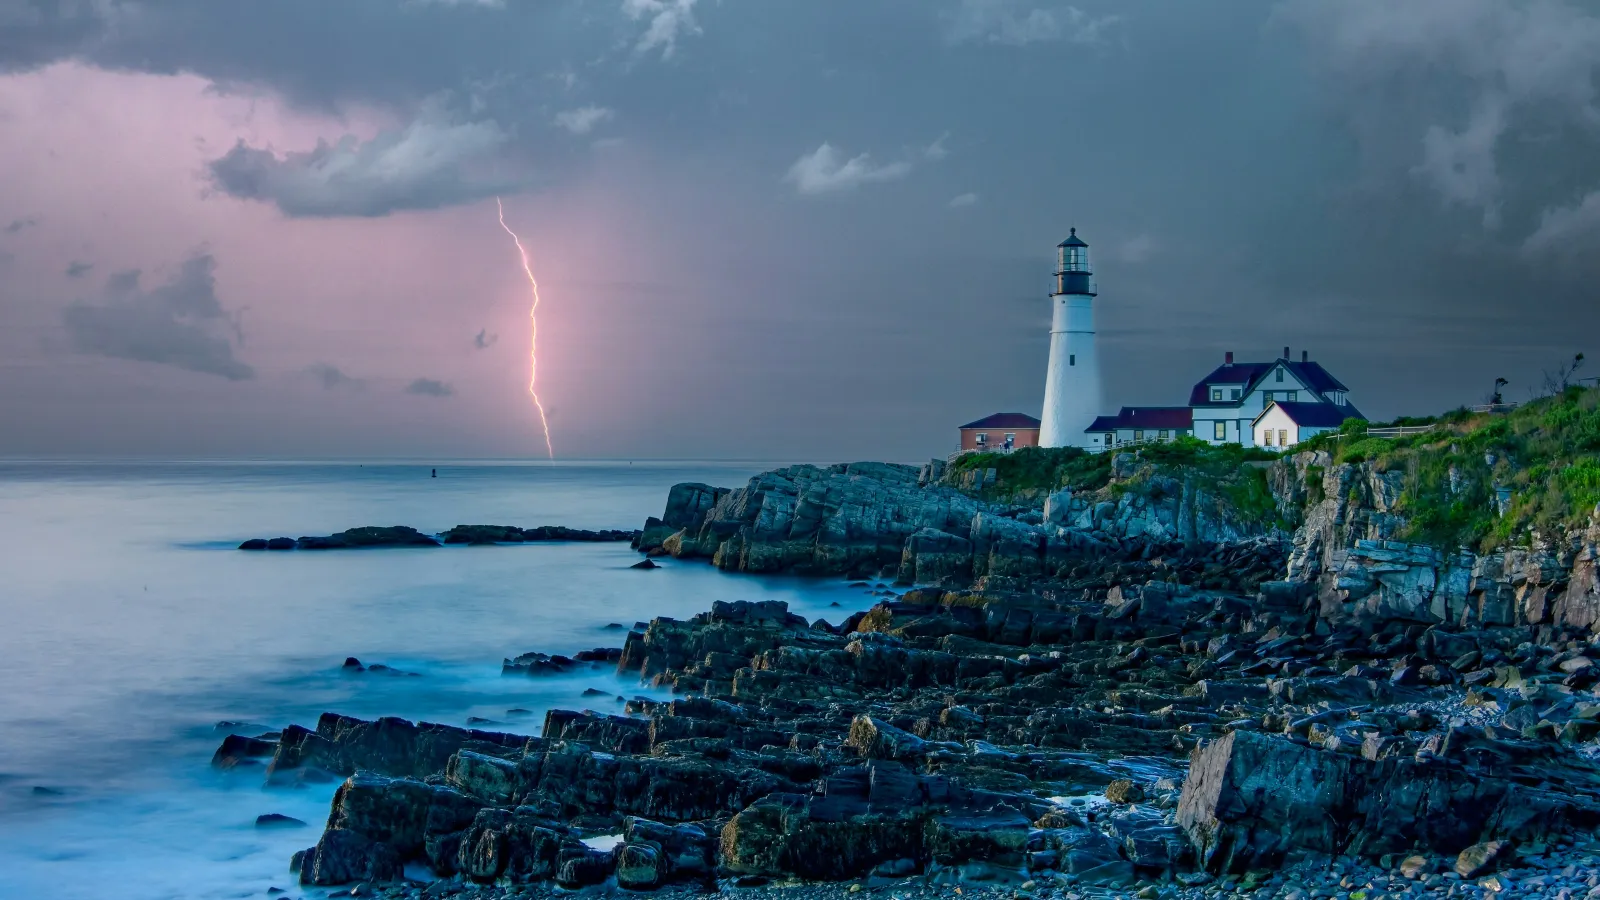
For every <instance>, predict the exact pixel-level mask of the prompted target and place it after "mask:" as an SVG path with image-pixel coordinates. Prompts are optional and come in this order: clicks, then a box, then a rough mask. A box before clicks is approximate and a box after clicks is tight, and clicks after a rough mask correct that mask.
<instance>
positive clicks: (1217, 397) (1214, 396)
mask: <svg viewBox="0 0 1600 900" xmlns="http://www.w3.org/2000/svg"><path fill="white" fill-rule="evenodd" d="M1211 402H1213V403H1221V402H1222V388H1212V389H1211Z"/></svg>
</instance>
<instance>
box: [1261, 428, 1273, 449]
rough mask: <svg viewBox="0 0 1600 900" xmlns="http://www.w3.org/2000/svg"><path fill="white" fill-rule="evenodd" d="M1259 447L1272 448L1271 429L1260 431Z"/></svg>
mask: <svg viewBox="0 0 1600 900" xmlns="http://www.w3.org/2000/svg"><path fill="white" fill-rule="evenodd" d="M1261 445H1262V446H1263V447H1271V446H1272V429H1271V428H1264V429H1262V431H1261Z"/></svg>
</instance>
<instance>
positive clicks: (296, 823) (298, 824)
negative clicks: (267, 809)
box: [256, 813, 306, 828]
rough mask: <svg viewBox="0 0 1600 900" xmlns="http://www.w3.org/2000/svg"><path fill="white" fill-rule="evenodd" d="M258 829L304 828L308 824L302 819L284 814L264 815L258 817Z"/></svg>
mask: <svg viewBox="0 0 1600 900" xmlns="http://www.w3.org/2000/svg"><path fill="white" fill-rule="evenodd" d="M256 827H257V828H304V827H306V823H305V822H304V821H302V820H300V819H296V818H295V817H294V816H286V815H284V814H282V813H265V814H263V815H259V816H256Z"/></svg>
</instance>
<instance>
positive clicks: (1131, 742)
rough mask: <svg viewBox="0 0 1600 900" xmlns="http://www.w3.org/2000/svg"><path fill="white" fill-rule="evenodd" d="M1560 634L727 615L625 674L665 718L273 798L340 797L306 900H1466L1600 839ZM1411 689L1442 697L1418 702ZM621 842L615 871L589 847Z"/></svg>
mask: <svg viewBox="0 0 1600 900" xmlns="http://www.w3.org/2000/svg"><path fill="white" fill-rule="evenodd" d="M1112 594H1115V595H1116V596H1112ZM1146 600H1149V601H1151V602H1150V603H1149V606H1148V609H1149V610H1151V612H1152V615H1150V616H1149V617H1147V616H1146V615H1145V609H1146V604H1145V601H1146ZM1130 606H1131V607H1133V608H1132V610H1131V611H1130ZM1539 637H1541V636H1540V635H1537V634H1534V633H1532V632H1530V631H1529V630H1528V629H1491V630H1480V631H1472V632H1465V631H1451V630H1448V629H1445V628H1442V627H1440V626H1434V627H1432V628H1421V627H1419V626H1416V625H1403V624H1397V625H1395V626H1394V627H1391V628H1388V629H1385V630H1381V631H1379V632H1377V633H1373V634H1366V633H1364V632H1360V631H1356V630H1354V629H1333V628H1330V627H1329V626H1327V625H1326V623H1320V624H1319V621H1318V620H1317V619H1315V617H1314V614H1313V613H1310V612H1306V611H1305V610H1304V609H1302V608H1300V607H1297V606H1294V605H1292V604H1290V603H1287V602H1286V601H1285V599H1284V597H1283V596H1282V595H1279V594H1276V593H1274V592H1272V591H1268V592H1263V593H1261V594H1258V596H1257V597H1255V598H1251V599H1245V598H1241V597H1238V596H1234V595H1229V594H1225V593H1208V592H1185V591H1184V590H1182V589H1178V588H1174V587H1172V586H1171V585H1168V584H1165V583H1154V584H1146V585H1142V586H1138V587H1132V586H1118V589H1117V590H1115V591H1112V590H1109V589H1104V588H1095V587H1089V586H1086V587H1084V588H1083V589H1082V590H1081V591H1080V592H1079V594H1078V595H1077V596H1076V597H1075V598H1073V599H1071V600H1050V599H1046V598H1042V597H1039V596H1037V595H1015V596H1000V595H995V594H980V593H957V592H946V591H939V590H920V591H912V592H910V593H908V594H906V595H905V596H904V597H903V598H902V599H901V600H898V601H894V602H886V603H880V604H878V605H877V606H875V607H873V608H872V609H871V610H870V611H868V612H866V613H863V614H858V615H855V616H853V617H852V618H851V619H850V620H848V621H846V622H845V623H843V624H842V625H840V626H832V625H829V624H827V623H816V624H812V623H807V622H805V621H804V620H802V619H800V618H799V617H797V616H794V615H793V614H791V613H789V612H788V610H787V608H786V607H785V606H784V605H783V604H782V603H776V602H763V603H744V602H740V603H731V604H730V603H717V604H715V605H714V607H713V609H712V610H710V611H708V612H707V613H704V614H701V615H698V616H696V617H694V618H692V619H689V620H674V619H668V618H658V619H655V620H653V621H651V622H650V623H648V626H647V627H646V628H644V629H643V630H642V631H633V632H630V633H629V634H628V636H627V640H626V642H625V645H624V647H623V648H622V649H621V651H620V653H618V654H616V660H615V664H616V666H617V667H618V669H619V670H620V671H621V672H623V673H624V674H628V675H636V676H637V677H639V678H641V679H642V680H643V681H645V682H646V683H648V684H650V685H652V686H655V687H658V688H664V689H666V690H668V691H670V692H671V693H672V694H673V695H674V697H673V699H671V700H668V701H664V702H652V701H644V700H635V701H630V702H629V703H628V704H627V705H626V706H625V707H624V709H625V712H624V714H622V715H612V714H604V713H599V712H592V711H567V710H556V711H552V712H551V713H549V714H548V715H547V716H546V718H545V721H544V723H543V727H542V729H541V730H540V736H538V737H526V736H522V735H514V734H507V733H503V732H493V731H480V730H473V729H462V728H454V727H450V726H442V725H429V724H426V723H423V724H413V723H410V722H405V721H402V720H397V719H381V720H377V721H375V722H365V721H360V720H356V719H351V718H348V717H342V716H336V715H332V714H329V715H325V716H324V717H323V718H322V720H321V721H319V723H318V725H317V728H316V730H314V731H308V730H305V729H300V728H296V727H292V726H291V727H290V728H288V729H285V731H284V732H283V735H282V738H281V739H280V740H279V741H277V742H275V744H273V745H272V747H271V757H270V762H269V763H268V765H267V775H268V779H269V780H270V781H272V782H274V783H280V784H282V783H295V782H296V781H302V780H319V779H328V778H339V777H343V778H345V779H346V780H345V781H344V783H343V785H341V787H340V788H339V791H338V794H337V796H336V797H335V800H334V804H333V810H332V813H331V815H330V817H329V820H328V823H327V829H326V831H325V832H324V834H323V836H322V838H321V839H320V840H319V841H318V843H317V845H316V846H315V847H313V848H309V849H308V850H307V851H305V853H304V854H302V856H301V858H300V861H299V866H298V871H299V873H300V878H301V879H302V881H303V882H304V883H306V884H316V885H335V884H344V883H347V882H349V881H352V880H355V881H359V880H377V881H383V880H384V879H392V878H397V877H399V876H398V873H399V872H400V871H402V870H403V869H404V867H405V866H406V865H408V864H421V865H424V866H426V867H428V869H429V870H431V871H432V872H433V873H434V874H435V875H436V876H438V877H439V878H443V879H453V880H452V881H450V882H449V883H450V884H452V885H455V886H457V887H462V888H463V889H464V888H465V886H466V885H469V884H490V883H496V884H515V885H532V884H540V885H544V884H557V885H566V886H582V885H592V884H601V883H604V884H611V885H617V886H621V887H624V888H628V889H635V890H638V889H647V888H658V887H662V886H668V885H673V884H692V885H695V886H698V887H701V888H704V889H711V888H712V887H713V886H714V885H715V884H716V883H718V882H717V879H719V878H720V879H722V880H723V882H724V883H727V882H728V880H729V879H745V880H746V881H747V882H750V883H761V882H786V881H791V880H801V881H806V882H845V881H855V882H859V883H863V884H868V885H885V884H902V883H905V882H907V881H908V880H910V881H912V882H914V883H915V884H918V885H934V886H938V885H941V884H963V885H969V886H981V885H985V884H993V883H1005V884H1007V885H1012V886H1014V885H1016V884H1019V883H1021V882H1022V881H1027V880H1031V881H1034V882H1035V884H1036V886H1037V885H1046V886H1047V887H1048V889H1049V890H1060V891H1064V890H1069V889H1072V890H1089V889H1090V888H1094V887H1095V886H1097V885H1098V886H1100V887H1104V888H1108V889H1112V888H1116V887H1118V886H1124V887H1125V886H1128V885H1139V884H1159V885H1166V886H1167V887H1166V888H1165V890H1167V891H1168V892H1169V893H1170V892H1171V891H1172V890H1176V889H1182V890H1186V891H1187V890H1194V891H1202V892H1203V891H1204V889H1205V888H1206V887H1207V886H1209V888H1210V889H1211V890H1212V891H1213V892H1215V891H1216V890H1217V889H1218V886H1219V885H1224V884H1232V885H1234V886H1235V887H1238V886H1240V885H1243V884H1244V883H1245V882H1244V881H1242V880H1241V879H1244V878H1246V877H1247V876H1249V875H1250V873H1259V872H1263V871H1274V872H1278V871H1299V870H1298V869H1296V868H1295V867H1296V866H1303V865H1304V864H1305V861H1306V860H1309V859H1342V860H1345V861H1346V862H1345V863H1343V865H1346V866H1349V867H1355V868H1359V867H1361V866H1367V867H1369V868H1373V867H1376V868H1374V871H1376V870H1377V869H1380V868H1382V866H1381V865H1380V863H1381V862H1382V861H1383V860H1385V859H1387V860H1389V863H1390V865H1389V868H1392V869H1395V872H1394V874H1393V877H1394V878H1399V879H1402V880H1404V881H1405V882H1406V884H1407V885H1409V886H1416V885H1418V884H1420V883H1421V882H1419V881H1417V880H1415V879H1407V878H1405V877H1404V876H1402V875H1400V874H1399V872H1398V868H1397V867H1398V866H1399V865H1400V862H1401V861H1403V860H1405V859H1408V858H1410V857H1421V858H1423V859H1424V860H1433V861H1436V863H1429V864H1420V863H1419V864H1415V865H1413V867H1412V868H1413V871H1414V874H1415V875H1416V876H1417V877H1418V878H1426V877H1431V875H1432V874H1433V872H1434V870H1435V869H1436V870H1437V873H1442V874H1439V875H1438V877H1439V878H1447V876H1448V873H1449V872H1452V871H1455V870H1456V868H1457V867H1458V865H1459V864H1458V858H1469V857H1470V858H1475V857H1472V854H1473V853H1477V854H1478V855H1479V856H1481V857H1482V860H1481V861H1478V862H1474V863H1472V866H1471V869H1470V871H1471V872H1472V875H1470V876H1466V875H1462V874H1460V873H1457V874H1456V876H1455V877H1454V878H1453V879H1447V880H1449V882H1450V884H1452V885H1457V886H1459V885H1461V884H1464V883H1465V881H1463V879H1469V878H1470V879H1475V878H1480V877H1489V876H1490V875H1492V873H1493V872H1494V871H1495V870H1497V869H1498V868H1499V867H1506V866H1512V865H1519V864H1520V863H1516V862H1514V861H1513V860H1515V859H1516V857H1515V856H1514V854H1513V853H1512V852H1511V850H1510V848H1513V847H1550V846H1557V845H1559V842H1562V841H1572V840H1575V839H1577V840H1583V839H1586V837H1587V835H1588V834H1590V833H1591V831H1592V829H1593V828H1594V827H1595V826H1596V825H1597V824H1600V768H1597V767H1596V765H1595V764H1593V763H1591V762H1590V761H1589V759H1588V756H1589V749H1590V747H1591V746H1592V745H1591V744H1589V743H1588V740H1589V738H1583V739H1580V738H1579V736H1578V735H1579V732H1580V731H1582V730H1583V728H1582V726H1579V727H1578V728H1571V727H1569V725H1570V724H1571V723H1573V722H1586V721H1593V718H1592V717H1593V716H1594V715H1595V714H1597V713H1600V698H1597V697H1595V695H1594V694H1593V692H1592V691H1589V690H1586V689H1574V688H1570V687H1567V686H1566V685H1564V684H1562V680H1563V679H1564V677H1565V674H1564V673H1563V672H1562V670H1561V667H1560V665H1559V663H1557V662H1556V658H1557V657H1558V656H1562V655H1564V654H1565V653H1569V652H1571V651H1570V650H1567V651H1561V652H1552V653H1550V654H1548V656H1546V655H1545V654H1541V653H1539V652H1538V651H1534V652H1533V653H1531V654H1530V653H1529V652H1528V649H1527V648H1528V647H1537V646H1541V645H1540V644H1536V643H1534V642H1533V641H1532V640H1530V639H1531V638H1539ZM1542 637H1543V638H1544V639H1545V640H1544V645H1554V646H1560V645H1561V644H1562V642H1561V640H1560V639H1559V638H1560V636H1558V635H1555V634H1548V635H1543V636H1542ZM1467 644H1470V645H1471V646H1472V647H1473V648H1474V649H1473V650H1472V651H1470V652H1475V653H1478V654H1479V655H1480V656H1481V657H1487V658H1496V656H1497V655H1499V656H1505V657H1506V658H1507V659H1508V660H1510V659H1512V658H1513V657H1515V656H1517V655H1519V654H1520V655H1521V656H1522V657H1524V659H1523V660H1522V663H1521V664H1520V665H1519V664H1516V663H1508V664H1506V665H1503V666H1502V667H1501V668H1502V669H1504V670H1505V671H1504V672H1502V673H1500V674H1497V676H1496V679H1495V680H1496V681H1497V682H1500V684H1499V685H1498V686H1497V685H1496V684H1493V683H1491V684H1485V685H1482V686H1478V687H1472V688H1466V687H1464V686H1463V683H1462V682H1463V676H1462V674H1461V673H1458V672H1456V671H1455V670H1454V669H1453V668H1452V667H1451V665H1450V658H1460V657H1461V656H1463V655H1465V654H1464V653H1462V652H1460V651H1461V647H1462V646H1464V645H1467ZM1519 647H1521V648H1523V649H1522V650H1521V651H1519V650H1518V648H1519ZM573 664H574V665H576V664H577V663H576V661H573ZM1411 668H1415V669H1417V670H1418V671H1419V672H1420V671H1422V670H1429V669H1431V670H1433V671H1432V672H1431V673H1430V674H1429V675H1427V676H1422V675H1418V676H1416V678H1415V679H1411V678H1405V677H1397V676H1400V675H1401V674H1403V673H1404V672H1406V671H1407V670H1408V669H1411ZM1524 669H1526V671H1525V672H1524ZM1513 671H1515V672H1517V673H1519V674H1518V675H1516V676H1513V675H1512V672H1513ZM1518 679H1520V680H1518ZM1512 682H1515V683H1514V684H1512ZM1508 684H1511V685H1512V686H1507V685H1508ZM1590 737H1592V733H1590ZM241 740H251V741H255V740H257V739H236V736H230V738H229V741H230V742H231V744H230V745H227V746H225V748H224V749H226V750H227V751H228V752H227V753H224V752H223V750H219V756H230V755H232V756H237V755H240V754H243V753H252V754H260V753H261V752H262V751H263V749H264V747H263V746H262V744H268V743H272V742H259V743H252V744H248V745H244V744H241ZM604 834H619V835H622V840H621V841H620V843H618V844H617V845H616V846H615V847H612V848H608V849H606V850H597V849H595V848H593V847H590V846H589V845H587V844H585V843H584V841H585V839H586V838H592V837H595V836H597V835H604ZM1474 847H1477V848H1480V849H1479V850H1476V851H1474V850H1473V849H1472V848H1474ZM1483 847H1491V848H1493V847H1503V848H1506V849H1504V850H1500V849H1494V850H1490V851H1484V850H1482V849H1481V848H1483ZM1424 869H1426V870H1428V874H1423V873H1424ZM1385 871H1387V870H1385ZM1372 877H1373V878H1378V877H1379V876H1376V875H1374V876H1372ZM1382 877H1384V878H1387V877H1389V876H1388V875H1384V876H1382ZM1504 877H1506V878H1507V879H1510V878H1513V877H1514V876H1511V875H1506V876H1504ZM1186 881H1187V882H1188V883H1190V885H1191V886H1190V887H1184V884H1185V882H1186ZM1585 890H1587V888H1585ZM1034 893H1038V888H1037V887H1036V888H1035V889H1034ZM1090 895H1093V894H1085V896H1090ZM1200 895H1201V894H1196V896H1200ZM1130 896H1131V894H1130ZM1306 896H1308V897H1309V896H1314V894H1312V893H1307V894H1306ZM1329 896H1333V895H1329ZM1372 896H1376V895H1375V894H1374V895H1372Z"/></svg>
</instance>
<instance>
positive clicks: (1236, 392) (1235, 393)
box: [1230, 388, 1239, 400]
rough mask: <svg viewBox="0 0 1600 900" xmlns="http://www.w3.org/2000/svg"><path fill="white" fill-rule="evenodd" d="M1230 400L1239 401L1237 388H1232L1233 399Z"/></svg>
mask: <svg viewBox="0 0 1600 900" xmlns="http://www.w3.org/2000/svg"><path fill="white" fill-rule="evenodd" d="M1230 399H1233V400H1237V399H1239V389H1238V388H1234V389H1233V397H1232V398H1230Z"/></svg>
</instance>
